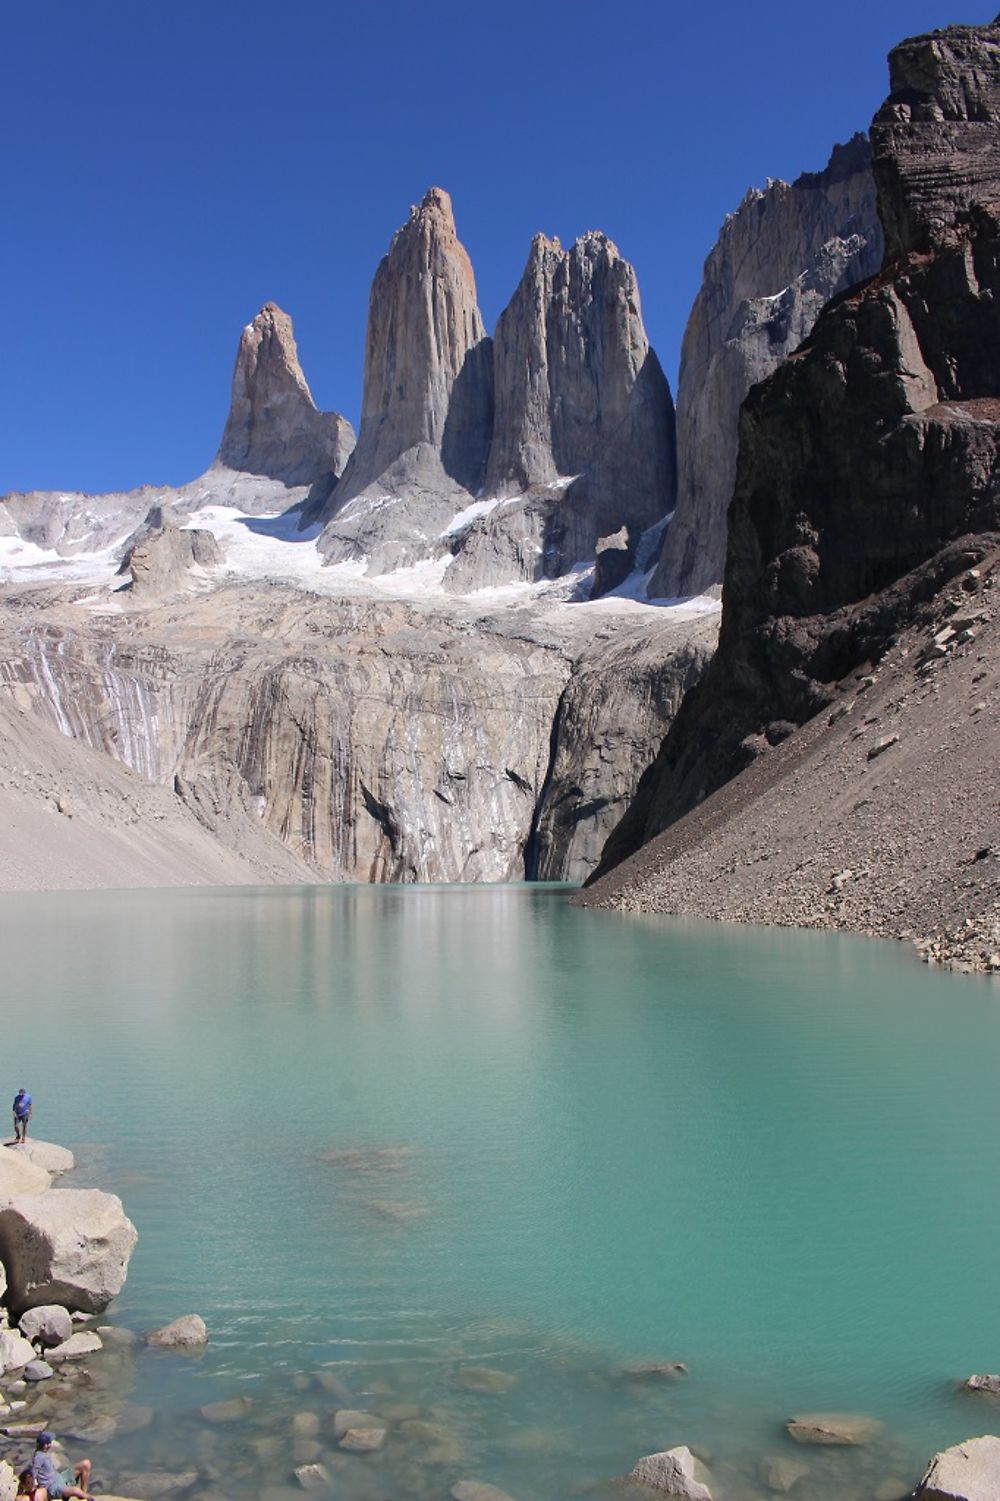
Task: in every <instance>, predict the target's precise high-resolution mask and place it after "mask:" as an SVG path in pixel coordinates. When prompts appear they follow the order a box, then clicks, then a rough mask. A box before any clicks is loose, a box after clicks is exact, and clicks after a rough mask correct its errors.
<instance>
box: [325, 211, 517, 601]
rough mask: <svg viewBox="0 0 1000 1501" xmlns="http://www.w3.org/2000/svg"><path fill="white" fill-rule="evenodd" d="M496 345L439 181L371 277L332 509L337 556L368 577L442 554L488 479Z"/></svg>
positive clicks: (328, 552) (331, 555)
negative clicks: (350, 433) (355, 405)
mask: <svg viewBox="0 0 1000 1501" xmlns="http://www.w3.org/2000/svg"><path fill="white" fill-rule="evenodd" d="M492 412H493V387H492V346H491V343H490V340H489V339H488V338H487V337H486V330H485V328H484V327H483V320H482V317H481V315H480V312H479V307H478V305H477V302H476V281H475V276H474V274H473V270H472V263H471V262H470V260H469V257H468V255H467V254H466V251H465V247H464V246H463V245H462V244H461V242H460V240H459V238H458V235H457V232H456V229H455V219H454V215H453V213H452V207H451V199H450V198H449V196H448V194H447V193H445V192H444V191H443V190H442V189H441V188H430V189H428V191H427V192H426V193H425V194H424V197H423V199H422V200H421V202H420V203H419V204H418V205H417V206H416V207H414V208H413V209H411V211H410V218H409V220H408V222H407V223H406V224H404V225H403V227H402V229H400V230H398V231H397V232H396V234H395V236H394V237H393V241H392V244H391V246H390V247H389V252H388V254H387V255H386V256H385V257H384V258H383V260H382V262H381V264H380V265H379V268H378V270H377V272H376V273H375V280H374V283H373V285H372V291H371V300H370V303H369V309H368V333H367V339H366V345H365V379H364V398H363V403H362V410H361V431H360V434H359V437H358V445H357V448H356V449H355V451H354V453H353V455H352V457H351V460H350V462H349V464H348V466H347V469H346V471H345V473H344V476H343V478H342V480H341V482H340V484H339V485H338V487H337V490H336V492H335V494H334V497H333V501H332V503H331V504H330V505H329V506H327V508H326V510H325V513H324V516H325V519H327V525H326V527H325V530H324V531H323V534H322V536H321V538H320V543H319V546H320V549H321V551H322V552H323V554H324V556H325V557H326V559H327V561H329V562H337V561H341V560H344V559H351V558H359V557H365V558H367V560H368V571H369V572H370V573H383V572H386V571H389V570H391V569H392V568H394V567H397V566H399V565H400V564H401V563H403V562H412V561H414V560H415V559H417V558H418V557H420V556H422V555H423V556H431V555H433V554H434V553H437V552H440V551H441V550H442V548H441V545H440V543H439V541H438V539H439V537H440V533H441V532H442V531H443V530H444V528H445V527H446V526H447V524H448V522H449V521H450V520H451V518H452V517H453V516H454V515H455V512H456V511H457V510H459V509H460V508H461V507H462V506H463V505H465V504H467V503H468V502H469V501H471V499H472V494H473V492H474V491H476V490H478V489H479V487H480V485H481V484H482V480H483V473H484V468H485V463H486V456H487V453H488V449H489V441H490V433H491V430H492Z"/></svg>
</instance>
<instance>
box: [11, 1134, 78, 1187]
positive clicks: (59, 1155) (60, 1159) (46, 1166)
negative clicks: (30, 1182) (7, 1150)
mask: <svg viewBox="0 0 1000 1501" xmlns="http://www.w3.org/2000/svg"><path fill="white" fill-rule="evenodd" d="M16 1150H17V1155H18V1156H19V1157H26V1158H27V1159H28V1161H29V1162H32V1163H34V1165H35V1167H40V1168H42V1170H43V1171H44V1172H46V1173H51V1174H52V1176H53V1177H54V1178H56V1177H58V1176H59V1174H60V1173H70V1172H72V1171H73V1168H74V1167H75V1166H76V1158H75V1157H74V1156H73V1153H72V1152H71V1151H70V1150H69V1148H68V1147H59V1146H56V1144H55V1142H54V1141H36V1140H35V1138H34V1137H31V1138H30V1139H29V1140H28V1141H26V1142H25V1143H24V1145H23V1146H20V1147H18V1148H17V1149H16Z"/></svg>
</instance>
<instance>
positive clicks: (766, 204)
mask: <svg viewBox="0 0 1000 1501" xmlns="http://www.w3.org/2000/svg"><path fill="white" fill-rule="evenodd" d="M881 260H882V230H881V226H880V224H879V219H878V213H877V210H876V202H875V183H874V180H873V178H872V174H871V153H870V149H869V146H868V141H867V139H866V138H865V137H864V136H862V135H859V136H856V137H855V138H854V140H853V141H851V142H850V143H849V144H848V145H847V146H837V147H835V148H834V152H833V155H832V156H831V158H830V162H829V165H828V166H827V167H826V168H825V170H824V171H822V172H808V173H804V174H803V175H802V176H801V177H799V178H797V179H796V181H795V182H793V183H788V182H782V181H781V180H780V179H779V180H777V181H770V182H768V184H767V186H766V187H765V188H751V189H750V191H749V192H748V193H747V195H746V197H745V198H744V199H743V202H742V203H741V204H740V206H739V208H738V209H737V210H736V212H735V213H734V214H730V215H729V217H728V218H727V219H726V222H725V224H724V225H723V227H722V231H721V233H720V235H719V238H718V240H717V242H716V244H715V246H714V247H713V249H712V251H711V254H710V255H709V257H708V259H707V260H706V262H705V270H704V274H703V279H702V285H701V290H700V291H699V293H698V296H697V297H696V299H695V302H694V306H693V307H692V309H691V313H690V316H689V318H688V323H687V328H686V329H685V332H684V343H683V347H682V350H681V369H680V380H679V383H678V390H677V462H678V480H677V509H676V510H675V512H674V516H673V519H672V521H671V523H670V525H669V527H668V529H667V532H666V535H665V537H664V542H663V551H662V556H661V560H660V564H659V567H658V568H657V570H656V573H655V574H654V575H653V578H652V580H651V581H650V586H649V592H650V595H651V596H652V597H654V598H663V597H672V596H676V595H684V594H697V593H700V592H701V591H702V590H704V589H706V588H707V587H708V586H709V585H711V584H717V583H719V582H720V581H721V579H722V576H723V571H724V569H725V562H726V512H727V510H728V508H729V502H730V500H731V499H732V494H733V484H734V481H735V478H736V453H737V448H738V445H739V409H740V406H741V404H742V402H743V400H744V398H745V396H746V395H747V392H748V391H749V390H750V388H751V386H753V385H755V384H756V383H757V382H758V381H761V380H764V379H765V378H766V377H767V376H768V375H770V374H771V372H772V371H773V370H775V369H777V367H778V366H779V365H780V364H781V362H782V361H783V360H784V359H785V358H786V357H787V356H788V355H789V354H791V352H792V350H793V349H796V348H797V347H798V346H799V345H800V344H801V343H802V341H803V339H805V338H806V337H807V335H808V334H809V333H810V331H811V329H812V327H813V324H814V323H815V321H816V318H817V317H818V315H819V312H820V309H821V308H822V307H823V305H824V304H825V303H826V302H828V301H829V299H830V298H831V297H832V296H834V295H835V293H837V292H839V291H841V290H843V288H845V287H849V286H852V285H853V284H854V283H855V282H858V281H861V280H862V279H863V278H865V277H867V276H871V275H873V274H874V272H876V271H877V270H878V268H879V265H880V264H881Z"/></svg>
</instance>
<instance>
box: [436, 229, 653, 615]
mask: <svg viewBox="0 0 1000 1501" xmlns="http://www.w3.org/2000/svg"><path fill="white" fill-rule="evenodd" d="M494 385H495V398H496V404H495V413H494V423H493V439H492V443H491V446H490V454H489V463H488V466H487V472H486V482H485V485H484V491H483V493H484V496H485V498H486V505H485V506H484V507H483V511H482V514H480V515H473V516H472V518H471V519H470V521H469V523H468V525H467V526H466V527H465V528H463V529H461V530H459V531H458V532H456V533H455V541H454V551H455V553H456V558H455V562H454V563H453V564H452V565H451V567H450V569H449V571H448V574H447V582H448V587H449V588H451V589H456V590H459V591H461V590H464V589H468V588H476V587H483V586H488V585H490V584H495V583H499V582H503V581H506V580H509V579H512V578H516V579H538V578H544V577H547V576H548V577H553V576H557V575H559V574H561V573H564V572H566V571H567V569H569V568H571V567H572V566H573V564H574V563H576V562H581V561H587V560H589V559H591V558H592V557H593V556H594V550H595V547H596V544H597V541H598V538H599V537H601V536H602V535H604V534H607V533H610V532H616V531H618V530H619V529H620V528H621V527H623V526H625V527H627V528H628V529H629V532H630V534H631V536H632V538H633V540H634V541H637V540H638V537H639V535H640V533H641V532H643V531H644V530H645V529H646V528H648V527H651V526H653V525H655V524H656V523H657V522H658V521H660V520H661V519H662V517H664V516H665V515H666V514H667V513H668V512H669V511H670V510H672V508H673V503H674V489H675V454H674V413H673V403H672V401H671V397H670V388H669V386H668V384H667V380H666V377H665V376H664V374H663V371H662V370H661V368H660V364H659V361H658V360H657V358H656V355H655V354H654V352H653V350H652V349H651V348H650V346H649V340H648V339H647V338H646V331H645V329H644V327H643V323H642V314H641V311H640V304H639V287H638V283H637V281H636V275H635V271H634V270H633V268H632V267H631V266H630V265H629V263H628V261H626V260H623V258H622V257H621V256H620V255H619V253H618V250H617V248H616V247H615V246H614V245H613V244H612V243H611V241H610V240H609V239H608V238H607V236H606V235H602V234H596V233H591V234H586V235H582V236H581V237H580V239H578V240H577V241H576V243H575V244H574V245H573V246H572V247H571V248H570V249H569V250H563V249H562V247H561V246H560V244H559V242H558V240H549V239H546V237H545V236H544V235H536V237H535V239H534V241H533V242H532V246H531V253H530V255H529V257H528V264H527V266H526V267H525V270H524V275H523V276H522V278H521V281H520V283H519V285H518V287H517V290H516V291H515V293H514V296H513V298H512V299H511V301H510V303H509V304H508V306H507V308H506V309H505V310H504V312H503V313H502V314H501V316H500V319H499V321H498V323H497V328H496V335H495V338H494ZM498 501H499V502H500V504H497V503H496V502H498Z"/></svg>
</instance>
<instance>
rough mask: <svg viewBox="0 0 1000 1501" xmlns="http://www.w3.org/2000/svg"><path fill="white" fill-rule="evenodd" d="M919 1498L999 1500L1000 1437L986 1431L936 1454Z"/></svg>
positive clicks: (916, 1493) (919, 1488)
mask: <svg viewBox="0 0 1000 1501" xmlns="http://www.w3.org/2000/svg"><path fill="white" fill-rule="evenodd" d="M913 1494H914V1497H915V1498H917V1501H995V1497H997V1496H1000V1438H997V1437H995V1436H994V1435H993V1434H984V1435H983V1437H982V1438H970V1439H966V1441H965V1443H964V1444H956V1445H955V1446H954V1447H953V1448H951V1449H944V1450H942V1452H941V1453H940V1454H935V1456H934V1458H933V1459H932V1460H931V1462H930V1465H929V1466H928V1468H927V1471H926V1473H925V1475H924V1477H923V1479H922V1480H921V1482H920V1484H919V1485H918V1486H917V1489H916V1490H915V1491H914V1493H913Z"/></svg>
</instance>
